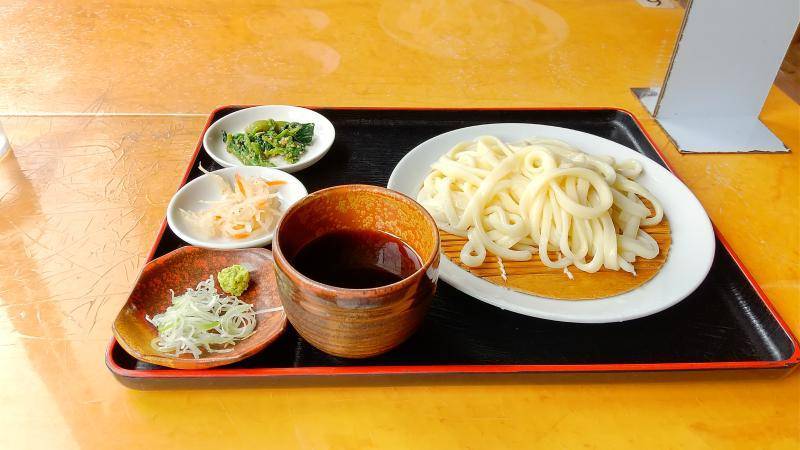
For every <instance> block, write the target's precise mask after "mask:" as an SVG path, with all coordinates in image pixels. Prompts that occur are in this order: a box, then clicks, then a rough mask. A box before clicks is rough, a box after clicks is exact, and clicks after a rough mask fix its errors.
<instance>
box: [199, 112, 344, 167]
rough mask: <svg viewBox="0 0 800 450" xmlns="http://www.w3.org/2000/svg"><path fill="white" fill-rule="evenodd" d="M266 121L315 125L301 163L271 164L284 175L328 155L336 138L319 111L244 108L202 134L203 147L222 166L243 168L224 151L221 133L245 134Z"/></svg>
mask: <svg viewBox="0 0 800 450" xmlns="http://www.w3.org/2000/svg"><path fill="white" fill-rule="evenodd" d="M266 119H274V120H285V121H287V122H300V123H309V122H313V123H314V138H313V139H312V140H311V143H310V144H309V145H308V147H306V150H305V152H303V154H302V155H301V156H300V160H299V161H297V162H296V163H294V164H289V163H287V162H286V161H285V160H284V159H283V158H280V157H278V158H273V159H272V162H274V163H275V167H273V169H280V170H283V171H284V172H289V173H291V172H297V171H298V170H302V169H305V168H306V167H308V166H310V165H312V164H314V163H315V162H317V161H319V160H320V158H322V157H323V156H325V153H328V150H329V149H330V148H331V145H332V144H333V139H334V137H336V132H335V131H334V129H333V124H332V123H331V121H330V120H328V119H327V118H325V116H323V115H322V114H320V113H318V112H316V111H312V110H310V109H306V108H300V107H299V106H284V105H266V106H254V107H252V108H245V109H241V110H239V111H236V112H233V113H230V114H228V115H227V116H225V117H223V118H221V119H219V120H217V121H216V122H214V123H213V124H211V126H210V127H208V129H207V130H206V133H205V134H204V135H203V148H205V150H206V153H208V155H209V156H210V157H211V158H213V159H214V161H216V162H217V163H218V164H220V165H221V166H222V167H243V166H244V164H243V163H242V162H241V161H239V159H237V158H236V157H235V156H233V155H231V154H230V153H228V151H227V150H226V149H225V143H224V142H222V131H223V130H224V131H226V132H227V133H229V134H232V133H243V132H244V129H245V128H247V126H248V125H250V124H251V123H253V122H255V121H256V120H266Z"/></svg>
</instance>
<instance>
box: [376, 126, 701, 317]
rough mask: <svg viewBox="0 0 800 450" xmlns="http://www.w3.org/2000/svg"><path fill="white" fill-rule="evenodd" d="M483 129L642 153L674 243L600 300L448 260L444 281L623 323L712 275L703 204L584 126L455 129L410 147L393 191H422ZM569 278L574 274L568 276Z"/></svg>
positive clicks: (505, 301) (508, 301)
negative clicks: (636, 280)
mask: <svg viewBox="0 0 800 450" xmlns="http://www.w3.org/2000/svg"><path fill="white" fill-rule="evenodd" d="M483 135H493V136H497V137H498V138H500V139H501V140H503V141H505V142H515V141H520V140H522V139H526V138H530V137H548V138H555V139H561V140H562V141H565V142H567V143H569V144H571V145H574V146H576V147H578V148H579V149H581V150H583V151H585V152H586V153H591V154H597V155H611V156H613V157H614V158H616V159H618V160H622V159H636V160H637V161H639V162H641V163H642V166H643V167H644V174H643V175H642V176H641V177H640V178H639V179H638V180H637V181H638V182H640V183H641V184H642V185H643V186H645V187H646V188H647V189H649V190H650V192H652V193H653V194H654V195H655V196H656V197H657V198H658V199H659V200H660V201H661V203H662V205H663V206H664V214H665V215H666V216H667V217H668V218H669V223H670V227H671V229H672V245H671V247H670V250H669V255H668V257H667V261H666V263H665V264H664V266H663V267H662V268H661V270H660V271H659V272H658V273H657V274H656V276H655V277H653V278H652V279H651V280H650V281H648V282H647V283H645V284H644V285H642V286H640V287H638V288H636V289H634V290H632V291H630V292H626V293H624V294H620V295H616V296H613V297H608V298H603V299H598V300H580V301H569V300H555V299H550V298H544V297H538V296H534V295H528V294H523V293H521V292H517V291H513V290H511V289H507V288H504V287H501V286H498V285H496V284H492V283H490V282H488V281H486V280H483V279H481V278H478V277H476V276H474V275H472V274H471V273H469V272H468V271H466V270H464V269H462V268H460V267H459V266H457V265H456V264H455V263H453V262H452V261H450V260H449V259H447V258H446V257H444V258H442V263H441V266H440V274H441V277H442V279H443V280H445V281H446V282H448V283H449V284H451V285H453V286H454V287H456V288H457V289H459V290H461V291H462V292H464V293H466V294H469V295H471V296H473V297H475V298H477V299H479V300H482V301H484V302H486V303H489V304H491V305H494V306H497V307H499V308H502V309H507V310H509V311H514V312H516V313H519V314H524V315H526V316H532V317H539V318H542V319H549V320H558V321H562V322H578V323H607V322H621V321H624V320H631V319H636V318H639V317H644V316H648V315H651V314H655V313H657V312H659V311H663V310H664V309H667V308H669V307H670V306H673V305H675V304H676V303H678V302H680V301H681V300H683V299H684V298H686V296H688V295H689V294H691V293H692V292H693V291H694V290H695V289H696V288H697V287H698V286H699V285H700V283H701V282H702V281H703V280H704V279H705V277H706V275H707V274H708V271H709V270H710V269H711V263H712V262H713V260H714V249H715V242H716V241H715V238H714V231H713V229H712V227H711V221H710V220H709V218H708V215H707V214H706V212H705V210H704V209H703V207H702V205H700V202H699V201H698V200H697V198H696V197H695V196H694V194H692V192H691V191H690V190H689V188H687V187H686V185H684V184H683V183H682V182H681V181H680V180H678V179H677V178H676V177H675V176H674V175H673V174H672V173H670V172H669V171H668V170H667V169H665V168H663V167H661V166H660V165H658V164H657V163H655V162H654V161H652V160H650V159H649V158H647V157H646V156H644V155H642V154H640V153H638V152H635V151H633V150H631V149H629V148H627V147H625V146H623V145H620V144H617V143H615V142H612V141H609V140H607V139H603V138H601V137H598V136H594V135H591V134H588V133H584V132H581V131H576V130H570V129H567V128H559V127H552V126H546V125H535V124H524V123H498V124H490V125H478V126H473V127H467V128H461V129H458V130H454V131H450V132H448V133H444V134H441V135H439V136H436V137H434V138H431V139H429V140H427V141H425V142H423V143H422V144H420V145H418V146H417V147H415V148H414V149H413V150H411V151H410V152H409V153H408V154H407V155H406V156H405V157H403V159H401V160H400V162H399V163H398V164H397V166H396V167H395V168H394V171H392V175H391V177H390V178H389V185H388V187H389V189H394V190H396V191H399V192H402V193H404V194H406V195H408V196H410V197H412V198H416V197H417V193H418V192H419V189H420V188H421V187H422V181H423V180H424V178H425V176H427V174H428V173H429V171H430V165H431V164H433V163H434V162H435V161H436V160H437V159H439V157H440V156H442V155H443V154H444V153H447V151H448V150H450V148H452V147H453V146H454V145H456V144H457V143H459V142H462V141H468V140H472V139H475V138H476V137H479V136H483ZM564 283H569V279H568V278H567V277H566V276H564Z"/></svg>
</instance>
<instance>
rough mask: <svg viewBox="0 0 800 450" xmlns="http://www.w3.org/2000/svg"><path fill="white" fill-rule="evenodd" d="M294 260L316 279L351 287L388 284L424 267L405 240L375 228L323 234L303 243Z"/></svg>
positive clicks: (296, 265)
mask: <svg viewBox="0 0 800 450" xmlns="http://www.w3.org/2000/svg"><path fill="white" fill-rule="evenodd" d="M291 264H292V266H294V268H295V269H297V270H298V271H299V272H300V273H302V274H303V275H305V276H307V277H308V278H311V279H312V280H314V281H317V282H320V283H323V284H327V285H329V286H335V287H341V288H348V289H369V288H375V287H378V286H386V285H388V284H392V283H396V282H398V281H400V280H402V279H403V278H406V277H408V276H409V275H411V274H413V273H414V272H416V271H417V270H418V269H419V268H420V267H422V262H421V261H420V258H419V256H417V254H416V252H414V250H413V249H412V248H411V247H409V246H408V245H407V244H406V243H405V242H403V241H402V240H400V239H398V238H396V237H394V236H392V235H390V234H388V233H383V232H380V231H373V230H338V231H332V232H330V233H327V234H323V235H322V236H320V237H318V238H316V239H314V240H312V241H311V242H309V243H308V244H306V245H305V246H303V247H302V248H301V249H300V251H298V252H297V255H295V257H294V258H292V261H291Z"/></svg>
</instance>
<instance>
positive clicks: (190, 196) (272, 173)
mask: <svg viewBox="0 0 800 450" xmlns="http://www.w3.org/2000/svg"><path fill="white" fill-rule="evenodd" d="M211 173H213V174H216V175H219V176H221V177H222V178H223V179H225V181H226V182H227V183H228V184H229V185H231V186H233V182H234V179H235V178H234V177H235V175H236V174H237V173H238V174H241V175H242V176H247V177H261V178H264V179H265V180H269V181H285V182H286V184H283V185H280V186H278V198H279V200H280V202H281V206H280V210H281V212H283V211H286V209H288V208H289V207H290V206H292V205H293V204H294V203H295V202H296V201H298V200H300V199H301V198H303V197H305V196H306V195H308V191H306V188H305V186H303V183H301V182H300V180H298V179H297V178H295V177H294V176H292V175H290V174H288V173H286V172H284V171H281V170H277V169H273V168H270V167H258V166H242V167H228V168H225V169H220V170H216V171H214V172H211ZM220 198H222V194H221V192H220V188H219V185H218V184H217V181H216V180H214V178H213V177H212V176H211V174H205V175H201V176H199V177H197V178H195V179H194V180H192V181H190V182H188V183H186V184H185V185H184V186H183V187H182V188H181V189H180V190H179V191H178V192H176V193H175V195H174V196H172V200H170V202H169V205H168V206H167V223H168V224H169V227H170V229H172V231H173V232H174V233H175V234H176V235H177V236H178V237H179V238H181V239H183V240H184V241H186V242H188V243H189V244H192V245H196V246H198V247H206V248H214V249H232V248H249V247H263V246H265V245H268V244H269V243H271V242H272V235H273V234H274V230H269V231H262V232H261V233H255V234H254V235H253V236H251V237H250V238H247V239H234V238H228V237H222V236H217V237H206V236H204V235H203V234H202V233H199V232H198V231H197V230H195V229H194V228H193V227H192V226H191V224H189V223H188V222H187V221H186V219H185V218H184V216H183V214H182V213H181V211H180V210H181V209H183V210H187V211H201V210H203V209H206V208H208V205H207V204H205V203H202V202H203V201H209V200H211V201H213V200H219V199H220ZM276 222H277V221H276Z"/></svg>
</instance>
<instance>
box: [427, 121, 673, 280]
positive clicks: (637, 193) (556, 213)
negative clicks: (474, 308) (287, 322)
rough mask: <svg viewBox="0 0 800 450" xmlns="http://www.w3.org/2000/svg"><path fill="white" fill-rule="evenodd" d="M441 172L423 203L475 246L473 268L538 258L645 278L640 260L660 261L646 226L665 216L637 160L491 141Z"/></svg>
mask: <svg viewBox="0 0 800 450" xmlns="http://www.w3.org/2000/svg"><path fill="white" fill-rule="evenodd" d="M431 169H432V171H431V173H430V174H429V175H428V176H427V178H425V182H424V183H423V186H422V189H421V190H420V192H419V195H418V196H417V200H418V201H419V202H420V203H421V204H422V205H423V206H424V207H425V208H426V209H427V210H428V211H429V212H430V213H431V215H432V216H433V217H434V219H435V220H436V222H437V224H438V225H439V228H440V229H442V230H443V231H446V232H449V233H452V234H455V235H458V236H461V237H465V238H467V239H468V240H467V243H466V244H465V245H464V247H463V248H462V249H461V254H460V259H461V262H462V263H464V265H466V266H468V267H477V266H480V265H481V264H483V262H484V260H485V258H486V254H487V252H488V253H491V254H493V255H495V256H497V257H498V259H499V260H502V261H528V260H530V259H532V258H533V257H534V255H537V254H538V257H539V258H540V259H541V261H542V263H543V264H544V265H546V266H548V267H551V268H555V269H562V270H565V269H567V270H568V268H569V266H575V267H576V268H578V269H579V270H582V271H585V272H597V271H598V270H600V269H601V268H602V267H605V268H606V269H610V270H620V269H621V270H624V271H626V272H630V273H632V274H634V275H635V274H636V271H635V269H634V266H633V263H634V262H635V260H636V258H637V257H639V258H645V259H652V258H654V257H656V256H657V255H658V253H659V248H658V244H657V243H656V241H655V239H653V238H652V237H651V236H650V235H649V234H648V233H647V232H646V231H644V230H642V229H641V227H643V226H648V225H656V224H658V223H660V222H661V219H662V218H663V214H664V212H663V209H662V207H661V204H660V203H659V202H658V200H657V199H656V198H655V197H654V196H653V195H652V194H651V193H650V192H648V191H647V189H645V188H644V187H642V186H641V185H640V184H639V183H637V182H636V181H635V180H636V179H637V178H638V177H639V176H640V175H641V173H642V166H641V164H640V163H639V162H638V161H636V160H627V161H622V162H616V161H615V160H614V158H612V157H610V156H596V155H589V154H586V153H584V152H582V151H580V150H578V149H577V148H574V147H572V146H570V145H569V144H567V143H565V142H562V141H558V140H554V139H528V140H525V141H523V142H520V143H517V144H506V143H503V142H501V141H500V140H499V139H498V138H496V137H493V136H483V137H480V138H478V139H476V140H475V141H469V142H462V143H460V144H458V145H456V146H455V147H453V148H452V149H451V150H450V151H449V152H447V154H445V155H443V156H442V157H441V158H439V160H438V161H436V162H435V163H434V164H433V165H432V166H431ZM643 200H647V202H648V203H649V206H648V204H646V203H645V202H644V201H643ZM548 252H550V253H551V254H552V256H551V254H548Z"/></svg>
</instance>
